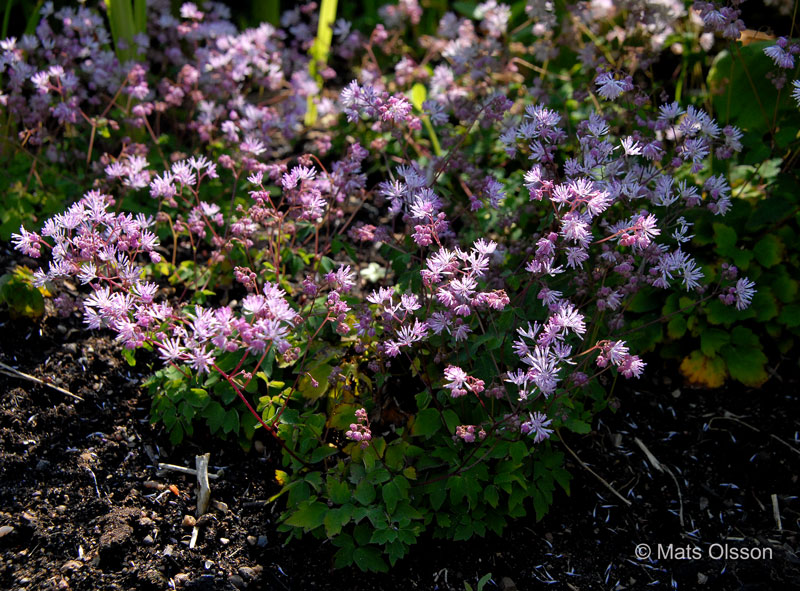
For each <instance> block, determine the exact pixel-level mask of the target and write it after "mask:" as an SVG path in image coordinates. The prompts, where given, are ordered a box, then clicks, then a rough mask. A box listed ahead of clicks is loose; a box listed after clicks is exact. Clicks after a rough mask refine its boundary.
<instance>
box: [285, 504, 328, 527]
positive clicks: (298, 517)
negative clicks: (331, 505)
mask: <svg viewBox="0 0 800 591" xmlns="http://www.w3.org/2000/svg"><path fill="white" fill-rule="evenodd" d="M327 512H328V506H327V505H325V504H324V503H320V502H319V501H314V502H311V503H309V502H307V501H304V502H302V503H300V505H299V506H298V507H297V509H296V510H295V511H293V512H292V514H291V515H290V516H289V517H288V519H286V522H285V523H286V524H287V525H291V526H294V527H302V528H303V529H304V530H312V529H315V528H317V527H319V526H320V525H323V523H324V521H325V514H326V513H327Z"/></svg>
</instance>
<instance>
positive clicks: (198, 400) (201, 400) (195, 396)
mask: <svg viewBox="0 0 800 591" xmlns="http://www.w3.org/2000/svg"><path fill="white" fill-rule="evenodd" d="M184 397H185V399H186V402H188V403H189V404H191V405H192V406H195V407H197V408H203V407H205V405H206V404H208V401H209V396H208V392H206V391H205V390H203V389H202V388H190V389H189V390H188V391H187V392H186V394H185V395H184Z"/></svg>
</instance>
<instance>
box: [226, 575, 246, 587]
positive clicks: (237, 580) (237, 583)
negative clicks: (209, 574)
mask: <svg viewBox="0 0 800 591" xmlns="http://www.w3.org/2000/svg"><path fill="white" fill-rule="evenodd" d="M228 582H229V583H230V584H231V585H233V586H234V587H236V588H237V589H244V588H245V587H247V583H245V582H244V579H242V577H240V576H239V575H231V576H229V577H228Z"/></svg>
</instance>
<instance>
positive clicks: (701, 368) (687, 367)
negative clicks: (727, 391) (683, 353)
mask: <svg viewBox="0 0 800 591" xmlns="http://www.w3.org/2000/svg"><path fill="white" fill-rule="evenodd" d="M680 370H681V373H682V374H683V376H684V377H685V378H686V379H687V380H688V381H689V383H690V384H692V385H695V386H703V387H706V388H719V387H720V386H721V385H722V384H724V383H725V378H726V377H727V376H728V371H727V369H726V368H725V361H724V360H723V359H722V358H721V357H717V356H714V357H706V356H705V355H703V353H702V352H701V351H692V354H691V355H689V356H688V357H685V358H684V359H683V361H681V367H680Z"/></svg>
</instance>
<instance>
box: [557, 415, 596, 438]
mask: <svg viewBox="0 0 800 591" xmlns="http://www.w3.org/2000/svg"><path fill="white" fill-rule="evenodd" d="M564 426H565V427H566V428H567V429H569V430H570V431H572V432H573V433H580V434H581V435H585V434H586V433H590V432H591V431H592V426H591V425H590V424H589V423H587V422H586V421H582V420H580V419H578V418H577V417H568V418H567V420H566V421H564Z"/></svg>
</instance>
